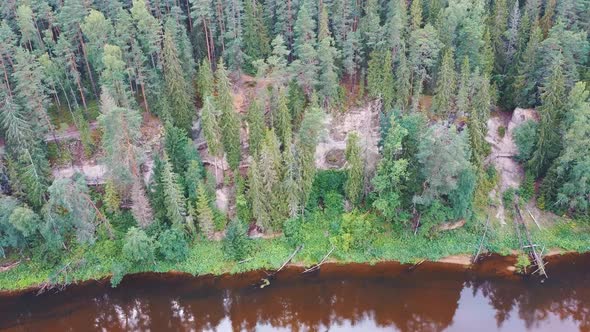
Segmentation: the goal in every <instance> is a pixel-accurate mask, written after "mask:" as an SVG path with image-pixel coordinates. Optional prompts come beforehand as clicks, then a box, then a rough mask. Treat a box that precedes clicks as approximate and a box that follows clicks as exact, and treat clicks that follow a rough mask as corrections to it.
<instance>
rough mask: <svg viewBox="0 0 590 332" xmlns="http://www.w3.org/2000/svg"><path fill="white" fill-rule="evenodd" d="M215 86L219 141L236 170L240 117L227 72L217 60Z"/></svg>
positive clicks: (221, 60) (228, 160)
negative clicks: (219, 131) (218, 112)
mask: <svg viewBox="0 0 590 332" xmlns="http://www.w3.org/2000/svg"><path fill="white" fill-rule="evenodd" d="M215 79H216V82H215V86H216V90H217V99H216V104H217V108H218V109H219V110H220V111H221V116H220V125H221V141H222V143H223V149H224V150H225V153H226V156H227V162H228V164H229V166H230V167H231V168H232V169H233V170H236V169H237V168H238V166H239V164H240V152H241V151H240V150H241V145H240V117H239V115H238V113H237V112H235V111H234V104H233V98H232V94H231V84H230V81H229V77H228V72H227V70H226V69H225V66H224V64H223V59H219V63H218V64H217V70H216V71H215Z"/></svg>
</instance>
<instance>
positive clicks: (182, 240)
mask: <svg viewBox="0 0 590 332" xmlns="http://www.w3.org/2000/svg"><path fill="white" fill-rule="evenodd" d="M158 242H159V243H160V246H159V248H158V252H159V253H160V255H161V256H162V257H163V258H164V259H165V260H167V261H169V262H180V261H182V260H184V259H186V256H187V255H188V243H187V241H186V236H185V234H184V232H182V230H179V229H177V228H171V229H167V230H165V231H163V232H162V233H161V234H160V236H159V237H158Z"/></svg>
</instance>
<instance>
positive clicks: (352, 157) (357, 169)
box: [345, 132, 364, 205]
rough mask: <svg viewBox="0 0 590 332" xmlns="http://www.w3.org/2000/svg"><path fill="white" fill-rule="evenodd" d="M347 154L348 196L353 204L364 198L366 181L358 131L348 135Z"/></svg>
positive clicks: (346, 188) (346, 189) (346, 190)
mask: <svg viewBox="0 0 590 332" xmlns="http://www.w3.org/2000/svg"><path fill="white" fill-rule="evenodd" d="M345 156H346V164H347V169H346V174H347V178H346V186H345V192H346V197H347V198H348V200H349V201H350V202H351V203H352V204H353V205H355V204H358V202H359V201H360V200H361V199H362V193H363V182H364V179H363V177H364V160H363V156H362V151H361V146H360V142H359V136H358V134H357V133H356V132H353V133H350V134H349V135H348V138H347V140H346V152H345Z"/></svg>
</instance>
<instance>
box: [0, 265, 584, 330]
mask: <svg viewBox="0 0 590 332" xmlns="http://www.w3.org/2000/svg"><path fill="white" fill-rule="evenodd" d="M589 263H590V256H580V257H576V258H573V259H568V260H566V261H562V262H559V263H558V262H555V264H554V268H553V269H552V270H550V276H551V278H550V279H548V280H546V281H545V282H544V283H541V282H540V281H539V280H536V279H529V280H520V279H519V280H508V279H504V278H498V277H497V276H496V274H497V273H496V272H497V271H500V270H502V269H503V268H505V266H506V260H505V259H499V258H495V259H492V260H490V261H489V262H488V263H485V264H484V265H483V266H482V268H481V269H482V271H479V272H478V273H475V272H473V271H471V272H469V271H468V272H464V271H457V270H456V269H450V268H448V267H441V266H440V265H436V266H435V265H428V264H424V266H420V267H419V268H418V269H416V270H414V271H411V272H409V271H408V269H407V267H404V266H399V265H396V264H389V265H388V264H384V265H378V266H376V267H366V266H360V265H358V266H357V265H355V266H348V267H329V266H326V268H325V269H323V271H322V272H321V273H320V274H319V275H315V276H308V277H302V276H301V275H300V274H299V272H298V271H286V272H285V274H284V275H283V276H282V277H281V278H280V279H279V280H276V281H274V282H273V283H272V284H271V286H270V287H268V288H265V289H262V290H261V289H257V288H255V287H251V286H248V285H251V284H252V283H253V282H255V281H256V280H257V279H258V278H259V277H260V274H259V273H250V274H246V275H243V276H240V277H232V278H230V277H222V278H213V277H208V278H199V279H192V278H186V277H180V276H178V277H173V278H170V277H169V276H167V277H166V279H165V280H164V279H163V277H154V276H152V277H146V276H143V277H141V276H137V277H131V278H127V279H126V280H125V281H124V282H123V283H122V284H121V285H120V286H119V288H116V289H110V288H108V287H107V286H104V285H97V284H94V285H88V286H81V287H76V288H72V289H69V290H67V291H65V292H62V293H59V294H54V295H49V294H47V295H43V296H39V297H35V296H34V295H23V296H19V297H12V298H4V299H0V329H6V330H8V331H94V330H95V331H202V330H216V331H228V330H234V331H276V330H285V331H328V330H329V331H350V330H357V331H374V330H388V331H391V330H397V331H443V330H446V331H474V330H476V331H478V332H483V331H496V330H502V331H525V330H531V331H577V330H580V331H590V282H589V281H590V273H589V272H590V264H589ZM490 267H491V268H490ZM486 268H487V269H488V270H486V271H483V270H485V269H486ZM343 271H346V272H343ZM282 273H283V272H281V274H282ZM482 274H483V276H482Z"/></svg>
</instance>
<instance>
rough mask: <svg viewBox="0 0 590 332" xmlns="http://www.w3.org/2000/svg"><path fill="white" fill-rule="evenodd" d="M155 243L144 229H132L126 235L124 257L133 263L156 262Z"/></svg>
mask: <svg viewBox="0 0 590 332" xmlns="http://www.w3.org/2000/svg"><path fill="white" fill-rule="evenodd" d="M154 251H155V243H154V240H153V239H152V238H151V237H149V236H148V235H147V234H146V233H145V232H144V231H143V230H142V229H139V228H137V227H131V228H129V230H128V231H127V234H126V235H125V240H124V244H123V257H124V258H125V259H126V260H128V261H129V262H131V263H138V264H139V263H148V262H153V261H154Z"/></svg>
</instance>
